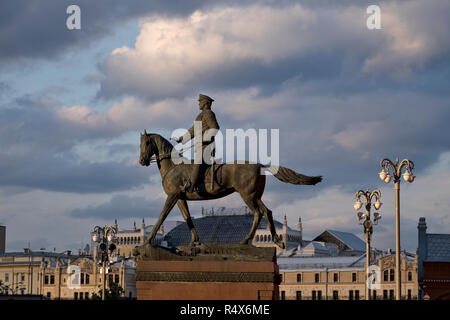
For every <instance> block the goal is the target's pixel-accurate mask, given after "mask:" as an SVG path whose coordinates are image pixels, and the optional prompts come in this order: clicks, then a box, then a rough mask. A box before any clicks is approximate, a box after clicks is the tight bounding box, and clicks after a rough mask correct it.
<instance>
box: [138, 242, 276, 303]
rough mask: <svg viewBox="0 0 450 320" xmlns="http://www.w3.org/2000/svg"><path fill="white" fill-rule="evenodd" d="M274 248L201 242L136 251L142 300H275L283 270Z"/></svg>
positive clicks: (140, 297)
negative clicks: (201, 243) (280, 269)
mask: <svg viewBox="0 0 450 320" xmlns="http://www.w3.org/2000/svg"><path fill="white" fill-rule="evenodd" d="M275 252H276V250H275V248H255V247H252V246H248V245H201V246H199V247H180V248H177V249H175V250H169V249H165V248H162V247H151V246H148V247H140V248H138V250H137V251H136V254H137V266H136V288H137V295H138V299H139V300H273V299H278V292H279V291H278V285H279V274H278V266H277V264H276V255H275Z"/></svg>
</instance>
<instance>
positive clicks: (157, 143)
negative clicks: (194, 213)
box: [139, 94, 322, 249]
mask: <svg viewBox="0 0 450 320" xmlns="http://www.w3.org/2000/svg"><path fill="white" fill-rule="evenodd" d="M213 101H214V100H213V99H211V98H210V97H208V96H206V95H202V94H201V95H200V96H199V101H198V102H199V107H200V110H201V113H200V114H199V115H198V116H197V118H196V121H198V122H199V124H200V122H201V130H202V134H203V133H205V131H206V130H208V129H215V130H218V129H219V125H218V123H217V120H216V117H215V115H214V113H213V112H212V111H211V104H212V102H213ZM193 133H194V126H193V127H192V128H191V129H189V130H188V132H187V133H186V134H185V135H184V136H183V137H180V138H175V139H174V140H176V141H177V142H182V141H183V142H186V141H188V140H190V139H191V138H192V137H193ZM196 143H197V142H196ZM213 144H214V136H213V135H212V137H211V138H210V140H209V141H206V142H205V141H201V142H199V144H197V146H198V147H196V150H195V157H197V154H198V153H199V152H202V155H203V152H204V151H205V148H207V147H208V145H210V146H211V145H213ZM194 146H195V143H194ZM176 151H177V150H174V146H173V145H172V144H171V143H170V142H169V141H168V140H166V139H165V138H163V137H162V136H160V135H159V134H155V133H147V132H146V131H144V133H143V134H141V142H140V159H139V163H140V164H141V165H142V166H149V165H150V163H151V162H152V161H155V162H156V163H157V166H158V169H159V171H160V174H161V179H162V186H163V189H164V192H165V193H166V194H167V199H166V202H165V204H164V208H163V209H162V211H161V214H160V216H159V218H158V220H157V221H156V223H155V225H154V226H153V229H152V231H151V233H150V235H149V236H148V237H147V239H146V240H145V245H148V244H152V242H153V240H154V238H155V236H156V233H157V232H158V230H159V229H160V227H161V225H162V223H163V222H164V220H165V219H166V217H167V216H168V215H169V213H170V211H171V210H172V209H173V207H174V206H175V204H176V205H178V208H179V209H180V211H181V214H182V215H183V218H184V219H185V220H186V223H187V226H188V228H189V230H190V233H191V242H190V246H195V245H199V244H200V242H199V237H198V234H197V231H196V230H195V227H194V224H193V222H192V219H191V215H190V213H189V208H188V204H187V201H196V200H212V199H219V198H223V197H225V196H228V195H230V194H232V193H234V192H237V193H239V195H240V196H241V197H242V199H243V200H244V202H245V204H246V205H247V206H248V208H249V209H250V210H251V211H252V213H253V215H254V218H253V224H252V227H251V229H250V231H249V233H248V234H247V235H246V236H245V238H244V239H243V240H242V241H241V244H248V243H249V242H250V241H251V240H252V239H253V236H254V235H255V232H256V229H257V228H258V225H259V222H260V220H261V218H262V216H264V217H265V218H266V220H267V223H268V227H269V229H270V233H271V234H272V239H273V242H274V243H275V244H276V245H278V246H279V247H280V248H282V249H284V243H283V242H282V241H281V240H280V239H279V237H278V235H277V234H276V231H275V225H274V222H273V218H272V211H270V209H268V208H267V207H266V205H265V204H264V202H263V201H262V200H261V197H262V195H263V193H264V188H265V184H266V175H265V174H262V172H263V171H264V170H267V171H270V172H271V173H272V174H273V175H274V176H275V177H276V178H277V179H278V180H280V181H283V182H285V183H290V184H297V185H315V184H316V183H318V182H320V181H322V176H311V177H310V176H306V175H303V174H300V173H297V172H295V171H293V170H291V169H288V168H285V167H282V166H279V167H277V168H276V170H274V168H273V167H271V166H266V165H262V164H259V163H249V162H245V163H236V162H233V163H225V164H215V165H214V161H212V164H207V163H205V161H204V160H203V158H204V157H203V156H202V157H201V158H202V160H201V162H200V163H198V161H197V163H191V161H189V160H187V159H185V158H184V160H187V161H182V163H178V162H177V161H174V159H173V157H172V156H173V154H177V152H176ZM211 155H212V157H214V150H211ZM194 162H196V161H194Z"/></svg>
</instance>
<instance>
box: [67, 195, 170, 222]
mask: <svg viewBox="0 0 450 320" xmlns="http://www.w3.org/2000/svg"><path fill="white" fill-rule="evenodd" d="M162 206H163V202H162V200H149V199H147V198H144V197H130V196H126V195H116V196H114V197H113V198H112V199H111V200H110V201H109V202H106V203H103V204H100V205H97V206H88V207H86V208H81V209H80V208H78V209H74V210H72V211H71V212H70V216H71V217H73V218H77V219H87V218H89V219H91V218H104V219H110V220H111V219H115V218H142V217H153V218H155V217H158V216H159V213H160V211H161V209H162Z"/></svg>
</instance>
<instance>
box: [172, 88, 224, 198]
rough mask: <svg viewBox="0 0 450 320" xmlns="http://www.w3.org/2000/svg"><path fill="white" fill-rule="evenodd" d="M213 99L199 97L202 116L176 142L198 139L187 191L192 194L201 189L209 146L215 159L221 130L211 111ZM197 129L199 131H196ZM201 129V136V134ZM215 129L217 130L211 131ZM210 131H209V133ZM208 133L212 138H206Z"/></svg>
mask: <svg viewBox="0 0 450 320" xmlns="http://www.w3.org/2000/svg"><path fill="white" fill-rule="evenodd" d="M213 101H214V100H213V99H212V98H210V97H208V96H206V95H203V94H200V95H199V97H198V106H199V108H200V110H201V112H200V114H199V115H198V116H197V118H195V122H194V125H193V126H192V127H191V128H190V129H189V130H188V132H186V134H185V135H184V136H182V137H180V138H178V139H176V141H177V142H178V143H180V142H183V143H186V142H188V141H190V140H191V139H193V138H194V137H196V139H195V142H194V164H193V165H192V167H193V168H192V173H191V185H190V186H187V188H189V190H186V191H188V192H190V193H192V192H194V189H195V188H196V189H197V190H198V187H199V178H200V173H201V171H202V170H203V169H205V167H206V165H207V164H206V163H205V159H204V153H205V149H206V148H207V147H208V146H209V145H211V146H210V148H209V150H211V158H214V135H215V134H216V133H217V131H218V130H219V128H220V127H219V124H218V123H217V120H216V115H215V114H214V112H212V110H211V105H212V103H213ZM196 128H197V130H196ZM200 129H201V136H200V132H198V131H199V130H200ZM210 129H215V130H210ZM208 130H209V131H208ZM206 131H208V133H209V135H210V137H206V136H205V135H204V134H205V132H206Z"/></svg>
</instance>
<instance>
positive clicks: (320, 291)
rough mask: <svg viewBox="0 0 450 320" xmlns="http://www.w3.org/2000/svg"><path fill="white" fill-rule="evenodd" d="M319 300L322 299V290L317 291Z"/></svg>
mask: <svg viewBox="0 0 450 320" xmlns="http://www.w3.org/2000/svg"><path fill="white" fill-rule="evenodd" d="M317 300H322V290H318V291H317Z"/></svg>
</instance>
